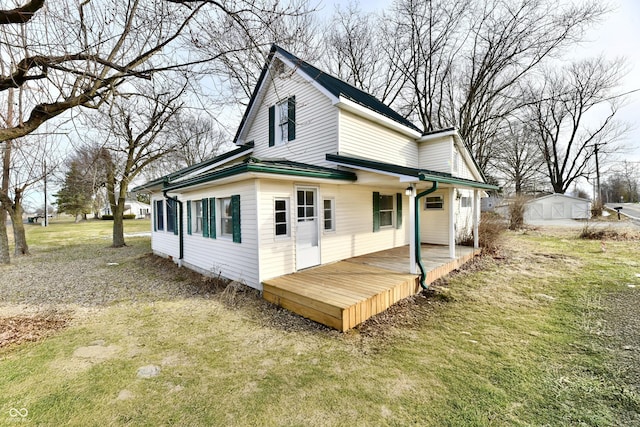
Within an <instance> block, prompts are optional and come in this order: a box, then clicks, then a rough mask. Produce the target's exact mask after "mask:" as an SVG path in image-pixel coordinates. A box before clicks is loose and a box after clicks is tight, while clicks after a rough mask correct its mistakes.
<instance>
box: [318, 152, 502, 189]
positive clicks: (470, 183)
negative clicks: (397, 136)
mask: <svg viewBox="0 0 640 427" xmlns="http://www.w3.org/2000/svg"><path fill="white" fill-rule="evenodd" d="M326 159H327V160H328V161H330V162H335V163H340V164H342V165H345V166H350V167H354V168H359V167H360V168H366V169H372V170H376V171H380V172H386V173H390V174H394V175H403V176H408V177H413V178H416V179H417V180H420V181H432V182H433V181H436V182H439V183H442V184H454V185H463V186H466V187H472V188H479V189H482V190H498V189H499V187H498V186H496V185H492V184H487V183H485V182H479V181H474V180H471V179H465V178H457V177H455V176H453V175H451V174H450V173H444V172H436V171H431V170H427V169H416V168H410V167H406V166H399V165H394V164H391V163H384V162H378V161H375V160H369V159H362V158H356V157H348V156H341V155H339V154H327V155H326Z"/></svg>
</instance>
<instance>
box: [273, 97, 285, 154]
mask: <svg viewBox="0 0 640 427" xmlns="http://www.w3.org/2000/svg"><path fill="white" fill-rule="evenodd" d="M275 105H276V120H275V127H276V129H275V131H276V138H275V141H274V143H275V144H274V145H275V146H276V147H277V146H279V145H283V144H286V143H287V142H288V141H289V139H288V138H289V98H285V99H283V100H281V101H278V102H277V103H276V104H275Z"/></svg>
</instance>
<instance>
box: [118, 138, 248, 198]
mask: <svg viewBox="0 0 640 427" xmlns="http://www.w3.org/2000/svg"><path fill="white" fill-rule="evenodd" d="M252 149H253V142H250V143H248V144H245V145H242V146H240V147H238V148H236V149H234V150H231V151H227V152H226V153H223V154H221V155H219V156H216V157H212V158H210V159H207V160H205V161H203V162H200V163H197V164H195V165H191V166H187V167H186V168H183V169H180V170H178V171H175V172H172V173H170V174H167V175H164V176H162V177H160V178H157V179H154V180H151V181H149V182H147V183H144V184H142V185H139V186H137V187H135V188H134V189H133V190H131V191H132V192H134V193H135V192H137V191H142V190H146V189H148V188H151V187H155V186H157V185H160V184H165V183H168V182H171V181H173V180H176V179H178V178H181V177H183V176H185V175H188V174H190V173H192V172H194V171H197V170H198V169H203V168H206V167H207V166H209V165H212V164H215V163H218V162H221V161H224V160H227V159H230V158H232V157H235V156H237V155H239V154H242V153H244V152H247V153H248V152H249V151H251V150H252Z"/></svg>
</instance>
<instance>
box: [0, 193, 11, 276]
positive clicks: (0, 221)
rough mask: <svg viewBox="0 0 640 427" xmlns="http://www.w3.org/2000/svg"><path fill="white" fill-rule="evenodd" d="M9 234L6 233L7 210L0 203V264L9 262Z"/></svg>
mask: <svg viewBox="0 0 640 427" xmlns="http://www.w3.org/2000/svg"><path fill="white" fill-rule="evenodd" d="M10 262H11V258H10V257H9V236H8V234H7V211H6V210H4V208H3V207H2V205H1V204H0V264H9V263H10Z"/></svg>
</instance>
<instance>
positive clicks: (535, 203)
mask: <svg viewBox="0 0 640 427" xmlns="http://www.w3.org/2000/svg"><path fill="white" fill-rule="evenodd" d="M589 218H591V201H590V200H587V199H582V198H579V197H572V196H567V195H566V194H558V193H556V194H549V195H548V196H543V197H539V198H537V199H533V200H529V201H528V202H527V203H526V204H525V211H524V219H525V221H532V220H534V221H535V220H546V219H589Z"/></svg>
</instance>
